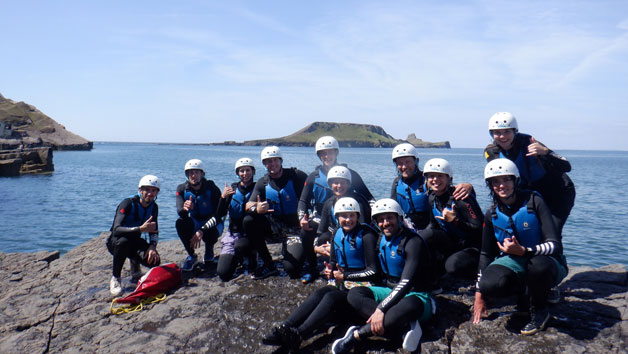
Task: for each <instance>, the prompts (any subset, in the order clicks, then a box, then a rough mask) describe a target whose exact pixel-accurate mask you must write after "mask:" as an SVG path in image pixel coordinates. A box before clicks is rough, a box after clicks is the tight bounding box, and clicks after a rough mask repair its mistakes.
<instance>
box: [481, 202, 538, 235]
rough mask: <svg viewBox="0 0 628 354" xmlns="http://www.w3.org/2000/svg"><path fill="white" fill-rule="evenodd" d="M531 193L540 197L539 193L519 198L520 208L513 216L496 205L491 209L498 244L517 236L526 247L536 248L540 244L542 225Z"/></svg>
mask: <svg viewBox="0 0 628 354" xmlns="http://www.w3.org/2000/svg"><path fill="white" fill-rule="evenodd" d="M531 193H534V194H536V195H538V196H539V197H540V194H538V193H537V192H528V193H524V194H520V195H519V196H517V199H520V200H518V203H519V205H520V207H519V209H518V210H517V211H516V212H515V213H514V214H513V215H512V216H508V215H506V214H504V213H503V212H502V211H501V210H499V208H498V207H497V206H495V205H494V206H493V207H492V208H491V221H492V222H493V230H494V232H495V238H496V239H497V241H498V242H500V243H502V242H504V239H506V238H510V237H512V236H515V237H516V238H517V241H519V244H521V245H522V246H524V247H534V246H536V245H538V244H539V243H540V241H541V225H540V223H539V219H538V218H537V216H536V212H535V211H534V202H533V198H532V197H531ZM521 197H523V198H521Z"/></svg>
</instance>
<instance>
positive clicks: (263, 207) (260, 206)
mask: <svg viewBox="0 0 628 354" xmlns="http://www.w3.org/2000/svg"><path fill="white" fill-rule="evenodd" d="M256 210H257V213H258V214H266V213H273V212H275V210H274V209H270V204H268V202H267V201H263V202H262V201H261V200H260V197H259V195H258V196H257V208H256Z"/></svg>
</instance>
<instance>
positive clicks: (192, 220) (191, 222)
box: [175, 159, 224, 272]
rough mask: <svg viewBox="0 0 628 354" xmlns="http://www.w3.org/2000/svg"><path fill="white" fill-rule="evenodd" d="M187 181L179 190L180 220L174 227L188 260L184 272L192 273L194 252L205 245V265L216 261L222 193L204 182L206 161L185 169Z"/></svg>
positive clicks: (195, 259) (221, 228)
mask: <svg viewBox="0 0 628 354" xmlns="http://www.w3.org/2000/svg"><path fill="white" fill-rule="evenodd" d="M184 171H185V176H186V177H187V181H186V182H185V183H182V184H180V185H179V186H178V187H177V192H176V202H177V214H178V215H179V218H178V219H177V221H176V223H175V227H176V229H177V234H178V235H179V239H181V242H182V243H183V247H185V251H186V252H187V254H188V256H187V257H186V259H185V261H184V262H183V266H182V267H181V270H182V271H184V272H187V271H191V270H192V269H194V266H195V265H196V263H197V256H196V253H195V251H194V249H196V248H198V247H200V245H201V240H203V242H205V255H204V256H203V262H204V264H205V265H208V264H209V263H211V262H213V261H214V244H215V243H216V241H218V237H219V236H220V235H221V234H222V230H223V227H224V224H223V221H222V218H221V217H219V216H218V215H217V211H218V201H219V200H220V196H221V193H220V189H218V187H217V186H216V184H214V182H213V181H212V180H209V179H205V170H204V169H203V161H201V160H199V159H192V160H189V161H188V162H186V163H185V167H184Z"/></svg>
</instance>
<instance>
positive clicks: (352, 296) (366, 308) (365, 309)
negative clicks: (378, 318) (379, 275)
mask: <svg viewBox="0 0 628 354" xmlns="http://www.w3.org/2000/svg"><path fill="white" fill-rule="evenodd" d="M347 302H348V303H349V305H351V307H352V308H353V309H354V310H356V312H357V313H358V314H359V315H360V317H362V318H363V319H364V320H366V319H368V318H369V317H371V315H372V314H373V312H375V309H376V308H377V301H375V295H374V294H373V291H372V290H371V289H370V288H367V287H363V286H360V287H357V288H353V289H351V290H349V293H348V294H347Z"/></svg>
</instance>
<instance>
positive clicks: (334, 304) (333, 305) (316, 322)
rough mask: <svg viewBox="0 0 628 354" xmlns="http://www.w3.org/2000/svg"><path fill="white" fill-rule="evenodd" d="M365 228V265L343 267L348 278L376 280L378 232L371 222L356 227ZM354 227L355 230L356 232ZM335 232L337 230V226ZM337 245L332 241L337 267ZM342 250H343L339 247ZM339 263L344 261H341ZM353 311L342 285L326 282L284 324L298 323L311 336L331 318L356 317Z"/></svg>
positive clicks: (332, 251) (353, 280)
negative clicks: (327, 283) (370, 224)
mask: <svg viewBox="0 0 628 354" xmlns="http://www.w3.org/2000/svg"><path fill="white" fill-rule="evenodd" d="M359 229H362V230H363V232H364V233H363V234H362V249H363V257H364V263H365V267H364V268H344V269H343V270H344V272H343V275H344V278H345V281H351V282H375V281H377V279H378V276H379V272H378V260H377V234H376V233H375V232H374V231H373V230H372V229H371V228H370V227H368V226H366V225H364V224H360V225H358V226H356V228H354V230H355V231H357V230H359ZM354 230H352V232H354ZM334 234H335V230H334ZM336 251H337V248H336V245H335V242H332V243H331V253H330V254H331V257H330V261H331V263H330V264H331V265H332V267H336V266H337V264H339V260H338V259H336V254H337V252H336ZM340 252H342V251H340ZM340 263H342V262H341V261H340ZM354 317H355V316H354V315H353V311H352V309H351V307H350V306H349V304H348V303H347V291H346V289H345V288H344V286H342V287H340V288H339V287H336V286H333V285H327V286H324V287H322V288H320V289H318V290H315V291H314V292H313V293H311V294H310V296H308V298H307V299H305V301H304V302H303V303H302V304H301V305H299V307H298V308H297V309H296V310H294V311H293V312H292V313H291V314H290V316H289V317H288V319H287V320H286V321H285V324H286V325H287V326H290V327H296V328H297V330H298V331H299V334H300V335H301V337H302V338H303V339H305V338H307V337H309V336H310V335H312V334H313V333H314V331H315V330H316V329H320V327H321V326H322V325H324V324H326V323H329V322H330V321H333V322H334V323H341V322H346V321H349V320H351V319H353V318H354Z"/></svg>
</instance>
